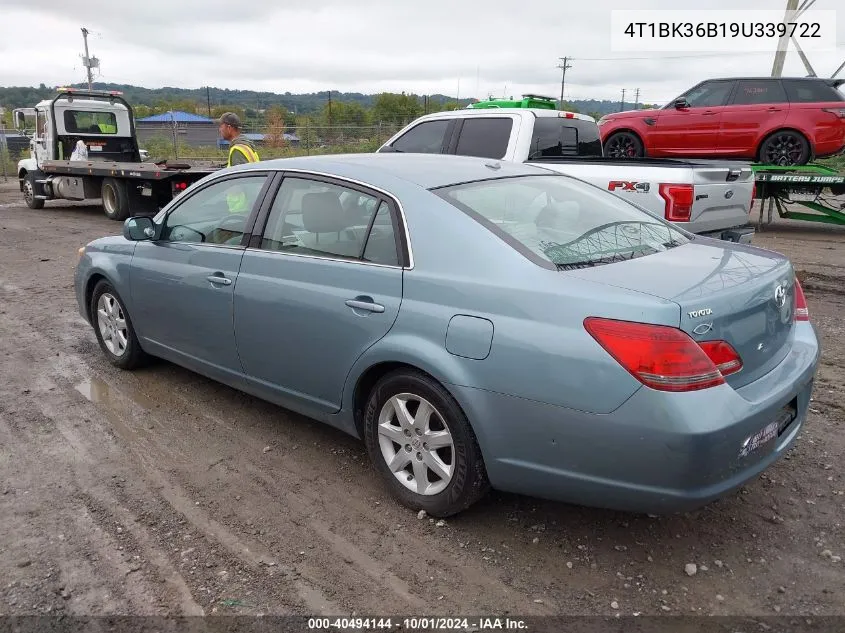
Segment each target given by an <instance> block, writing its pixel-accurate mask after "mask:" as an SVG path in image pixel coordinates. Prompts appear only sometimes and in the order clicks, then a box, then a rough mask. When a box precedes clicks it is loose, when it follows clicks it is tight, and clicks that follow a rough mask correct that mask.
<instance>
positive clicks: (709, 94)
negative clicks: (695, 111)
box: [683, 81, 734, 108]
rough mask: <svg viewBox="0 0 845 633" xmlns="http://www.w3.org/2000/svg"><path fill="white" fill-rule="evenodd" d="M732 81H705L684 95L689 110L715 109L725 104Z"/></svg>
mask: <svg viewBox="0 0 845 633" xmlns="http://www.w3.org/2000/svg"><path fill="white" fill-rule="evenodd" d="M733 84H734V82H733V81H706V82H704V83H703V84H701V85H700V86H698V87H696V88H693V89H692V90H690V91H689V92H688V93H687V94H685V95H684V97H683V98H684V99H686V100H687V103H689V106H690V107H691V108H715V107H718V106H723V105H725V103H727V100H728V95H730V92H731V88H733Z"/></svg>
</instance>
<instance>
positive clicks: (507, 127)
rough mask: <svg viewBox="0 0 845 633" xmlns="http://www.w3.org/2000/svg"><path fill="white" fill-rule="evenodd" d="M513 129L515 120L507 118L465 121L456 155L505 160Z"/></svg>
mask: <svg viewBox="0 0 845 633" xmlns="http://www.w3.org/2000/svg"><path fill="white" fill-rule="evenodd" d="M512 128H513V119H510V118H507V117H503V118H499V117H497V118H491V117H483V118H477V119H475V118H468V119H464V122H463V127H462V128H461V136H460V138H459V139H458V146H457V148H456V149H455V153H456V154H458V155H459V156H479V157H481V158H504V156H505V154H506V153H507V150H508V141H509V140H510V137H511V129H512Z"/></svg>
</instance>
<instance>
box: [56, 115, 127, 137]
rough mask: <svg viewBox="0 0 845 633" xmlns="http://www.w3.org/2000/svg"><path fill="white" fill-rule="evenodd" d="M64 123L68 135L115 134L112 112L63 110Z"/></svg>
mask: <svg viewBox="0 0 845 633" xmlns="http://www.w3.org/2000/svg"><path fill="white" fill-rule="evenodd" d="M64 122H65V131H66V132H67V133H68V134H117V117H116V116H115V115H114V112H88V111H85V110H65V114H64Z"/></svg>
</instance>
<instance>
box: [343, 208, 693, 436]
mask: <svg viewBox="0 0 845 633" xmlns="http://www.w3.org/2000/svg"><path fill="white" fill-rule="evenodd" d="M403 204H405V207H406V211H407V215H408V228H409V233H410V236H411V242H412V244H413V248H414V258H415V267H414V269H413V270H406V272H405V274H404V280H403V299H402V306H401V308H400V311H399V316H398V318H397V320H396V323H395V324H394V326H393V328H392V329H391V331H390V332H389V333H388V334H387V335H386V336H385V337H384V338H383V339H381V340H380V341H379V342H378V343H376V344H375V345H374V346H373V347H371V348H370V349H369V350H368V351H367V352H365V354H364V355H363V356H362V357H361V358H360V359H359V360H358V362H357V363H356V365H355V367H354V368H353V370H352V372H351V373H350V377H349V379H348V380H347V384H348V385H354V384H355V383H356V382H357V380H358V377H360V376H361V375H362V374H363V373H364V372H365V371H366V370H367V368H369V367H371V366H373V365H375V364H377V363H382V362H391V361H400V362H405V363H408V364H410V365H413V366H416V367H419V368H420V369H423V370H424V371H426V372H428V373H429V374H431V375H432V376H433V377H435V378H436V379H438V380H439V381H441V382H442V383H444V384H446V385H447V387H448V386H449V385H452V386H455V385H457V386H461V387H470V388H475V389H481V390H486V391H492V392H498V393H502V394H508V395H512V396H517V397H520V398H526V399H530V400H535V401H540V402H547V403H549V404H554V405H558V406H561V407H566V408H569V409H573V410H581V411H588V412H594V413H606V412H609V411H612V410H614V409H615V408H617V407H619V406H620V405H621V404H622V403H624V402H625V401H626V400H627V399H628V398H629V397H630V396H631V395H632V394H633V393H634V392H635V391H637V389H639V388H640V386H641V385H640V383H639V382H638V381H636V380H635V379H634V378H633V377H632V376H631V375H630V374H628V372H627V371H625V370H624V369H623V368H622V367H621V366H620V365H619V364H618V363H616V361H615V360H613V359H612V358H611V357H610V356H609V355H608V354H607V353H606V352H605V351H604V350H603V349H602V348H601V347H600V346H599V345H598V344H597V343H596V342H595V341H594V340H593V339H592V338H591V337H590V335H589V334H588V333H587V332H586V330H585V329H584V327H583V320H584V318H585V317H587V316H589V315H602V316H608V317H611V318H626V319H634V320H650V321H654V322H658V323H666V324H672V325H677V323H678V322H679V318H680V312H679V308H678V306H677V305H676V304H674V303H671V302H668V301H664V300H661V299H656V298H654V297H651V296H647V295H643V294H637V293H631V292H627V291H623V290H620V289H616V288H611V287H609V286H601V285H597V284H593V283H590V282H585V281H583V280H579V279H576V278H574V277H570V276H568V275H567V273H565V272H557V271H554V270H549V269H545V268H542V267H540V266H539V265H537V264H535V263H533V262H531V261H530V260H528V259H527V258H525V257H524V256H523V255H522V254H520V253H519V252H517V251H516V250H515V249H513V248H512V247H511V246H509V245H508V244H506V243H505V242H504V241H502V240H501V239H500V238H499V237H498V236H497V235H495V234H493V233H492V232H491V231H489V230H488V229H487V228H485V227H483V226H481V225H480V224H478V223H477V222H476V221H475V220H474V219H472V218H470V217H469V216H467V215H465V214H464V213H463V212H461V211H460V210H458V209H456V208H453V207H452V206H451V205H449V204H447V203H446V202H444V201H441V200H438V199H432V201H430V202H429V203H427V204H425V205H424V208H420V207H415V206H414V205H409V204H407V203H403ZM470 244H471V245H472V246H471V248H468V247H467V245H470ZM622 265H624V264H622ZM456 315H463V316H467V317H476V318H480V319H486V320H488V321H490V322H491V323H492V332H493V335H492V342H491V345H490V347H489V354H487V355H486V357H483V358H482V359H478V358H468V357H464V356H460V355H458V354H456V353H452V352H450V351H449V350H448V349H447V343H446V339H447V331H448V328H449V323H450V321H451V320H452V318H453V317H455V316H456ZM453 351H454V349H453ZM480 356H483V355H480ZM351 398H352V393H351V389H347V392H346V394H345V396H344V408H345V409H347V410H349V409H350V408H351ZM522 422H523V421H515V423H522ZM525 423H528V421H525Z"/></svg>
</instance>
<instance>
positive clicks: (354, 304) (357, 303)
mask: <svg viewBox="0 0 845 633" xmlns="http://www.w3.org/2000/svg"><path fill="white" fill-rule="evenodd" d="M346 305H348V306H349V307H350V308H353V309H355V310H367V311H368V312H384V306H383V305H381V304H380V303H375V302H373V301H361V300H360V299H348V300H347V301H346Z"/></svg>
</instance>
